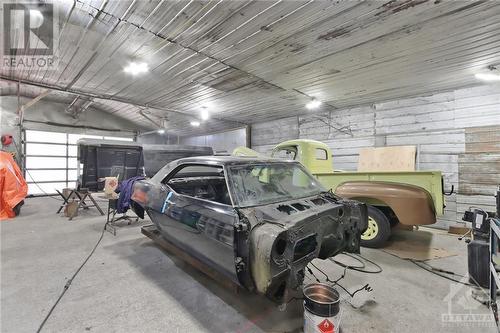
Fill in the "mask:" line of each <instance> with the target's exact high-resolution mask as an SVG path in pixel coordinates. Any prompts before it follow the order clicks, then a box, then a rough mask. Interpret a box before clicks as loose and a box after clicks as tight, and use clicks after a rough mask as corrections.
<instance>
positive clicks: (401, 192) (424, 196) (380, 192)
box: [335, 181, 436, 225]
mask: <svg viewBox="0 0 500 333" xmlns="http://www.w3.org/2000/svg"><path fill="white" fill-rule="evenodd" d="M335 194H337V195H339V196H341V197H343V198H348V199H358V200H360V201H362V202H365V203H367V204H370V205H372V206H378V205H381V206H388V207H390V208H391V209H392V211H393V212H394V214H396V216H397V218H398V220H399V222H400V223H401V224H404V225H424V224H433V223H436V212H435V209H434V204H433V201H432V198H431V197H430V195H429V193H428V192H427V191H426V190H424V189H423V188H421V187H418V186H413V185H407V184H398V183H390V182H374V181H370V182H366V181H353V182H345V183H342V184H340V185H339V186H338V187H337V188H336V189H335Z"/></svg>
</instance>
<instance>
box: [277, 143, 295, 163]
mask: <svg viewBox="0 0 500 333" xmlns="http://www.w3.org/2000/svg"><path fill="white" fill-rule="evenodd" d="M271 155H272V157H276V158H282V159H285V160H295V157H296V156H297V147H295V146H290V147H282V148H279V150H275V151H273V153H272V154H271Z"/></svg>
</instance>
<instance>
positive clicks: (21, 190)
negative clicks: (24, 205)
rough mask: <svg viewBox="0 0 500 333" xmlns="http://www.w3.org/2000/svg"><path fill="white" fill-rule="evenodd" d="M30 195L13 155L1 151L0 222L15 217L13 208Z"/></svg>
mask: <svg viewBox="0 0 500 333" xmlns="http://www.w3.org/2000/svg"><path fill="white" fill-rule="evenodd" d="M27 194H28V185H27V184H26V181H25V180H24V177H23V174H22V173H21V170H20V169H19V166H18V165H17V163H16V161H14V159H13V158H12V155H11V154H9V153H6V152H4V151H0V220H5V219H8V218H10V217H15V216H16V214H15V213H14V211H13V208H14V207H15V206H16V205H17V204H18V203H20V202H21V201H22V200H24V198H25V197H26V195H27Z"/></svg>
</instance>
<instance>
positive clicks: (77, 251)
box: [0, 198, 495, 332]
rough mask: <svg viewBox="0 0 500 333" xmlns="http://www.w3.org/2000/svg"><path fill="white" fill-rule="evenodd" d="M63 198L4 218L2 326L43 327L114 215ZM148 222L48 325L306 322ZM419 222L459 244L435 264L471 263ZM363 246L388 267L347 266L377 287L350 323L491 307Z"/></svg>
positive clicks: (414, 323) (109, 253)
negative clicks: (221, 279) (191, 261)
mask: <svg viewBox="0 0 500 333" xmlns="http://www.w3.org/2000/svg"><path fill="white" fill-rule="evenodd" d="M58 206H59V202H57V201H55V200H53V199H50V198H36V199H28V200H26V205H25V206H24V207H23V210H22V213H21V216H19V217H18V218H16V219H13V220H8V221H3V222H1V223H0V228H1V229H0V230H1V289H0V290H1V309H0V310H1V311H0V312H1V322H0V323H1V332H34V331H36V329H37V328H38V326H39V324H40V322H41V321H42V320H43V318H44V316H45V315H46V313H47V312H48V310H49V309H50V307H51V306H52V304H53V303H54V301H55V300H56V299H57V297H58V295H59V294H60V292H61V291H62V289H63V286H64V284H65V283H66V281H67V279H68V278H69V277H71V275H72V274H73V273H74V271H75V270H76V269H77V267H78V266H79V265H80V264H81V262H82V261H83V259H84V258H85V257H86V256H87V254H88V253H89V252H90V250H91V249H92V247H93V246H94V244H95V242H96V241H97V239H98V237H99V235H100V232H101V230H102V228H103V225H104V220H105V218H104V217H102V216H99V215H98V214H97V212H96V211H93V212H86V213H85V214H84V215H81V216H79V217H77V218H75V219H74V220H73V221H68V220H67V219H66V218H64V217H62V216H58V215H56V214H55V211H56V210H57V208H58ZM103 207H104V204H103ZM145 224H149V221H143V222H142V223H140V224H136V225H132V226H124V227H122V228H120V229H118V233H117V235H116V236H113V235H112V234H110V233H105V235H104V239H103V241H102V243H101V244H100V246H99V248H98V249H97V251H96V252H95V254H94V256H93V257H92V258H91V259H90V260H89V261H88V263H87V265H86V266H85V267H84V268H83V270H82V271H81V272H80V274H79V275H78V277H77V278H76V279H75V280H74V281H73V284H72V286H71V288H70V289H69V290H68V292H67V293H66V295H65V296H64V298H63V299H62V301H61V302H60V303H59V305H58V307H57V308H56V310H55V311H54V313H53V315H52V317H51V318H50V319H49V320H48V322H47V324H46V325H45V327H44V330H43V331H45V332H285V331H289V332H290V331H297V332H300V331H301V328H300V327H301V324H302V312H301V304H300V302H299V301H294V302H291V303H290V304H289V305H288V306H287V308H286V310H285V311H280V310H279V309H277V308H276V307H275V306H274V305H273V304H271V303H270V302H268V301H266V300H264V299H263V298H262V297H259V296H256V295H248V294H247V293H245V292H240V293H239V294H238V295H237V294H233V293H232V292H230V291H228V290H225V289H224V288H223V287H221V286H220V285H219V284H217V283H216V282H214V281H212V280H211V279H209V278H207V277H205V276H204V275H203V274H201V273H199V272H197V271H196V270H194V269H193V268H191V267H190V266H188V265H186V264H184V263H183V262H179V260H176V259H175V258H172V257H169V256H168V255H166V253H165V252H163V251H162V250H160V249H159V248H157V247H156V246H155V245H154V244H153V243H152V241H150V240H149V239H148V238H146V237H145V236H143V235H142V234H141V233H140V226H141V225H145ZM418 232H426V233H429V237H430V238H431V239H432V244H433V246H439V247H445V248H447V249H449V250H450V251H453V252H457V253H459V255H458V256H453V257H448V258H443V259H438V260H433V261H432V262H431V263H432V265H434V266H436V267H442V268H445V269H447V270H452V271H454V272H456V273H460V274H465V273H466V265H467V258H466V248H465V244H464V243H463V242H459V241H458V240H457V239H456V237H452V236H449V235H447V234H445V233H442V232H432V233H431V232H429V231H418ZM362 254H363V255H364V256H366V257H367V258H369V259H371V260H374V261H376V262H377V263H378V264H380V265H381V266H382V268H383V269H384V271H383V273H381V274H362V273H358V272H348V274H347V277H346V279H344V280H343V282H342V283H343V285H344V286H345V287H348V288H349V289H351V290H354V289H356V288H358V287H359V286H362V285H364V284H366V283H369V284H370V286H371V287H372V288H373V291H372V292H371V293H361V294H358V295H356V297H355V298H354V299H353V300H352V301H351V302H352V303H353V304H355V305H356V306H361V308H359V309H354V308H353V307H351V306H350V305H349V304H348V303H347V302H343V304H342V309H343V311H344V312H343V319H342V326H343V332H362V331H370V332H425V331H428V332H434V331H440V332H466V331H469V330H470V323H465V324H464V323H462V324H454V325H453V326H447V325H445V324H443V322H442V319H441V318H442V315H443V314H447V313H448V312H449V311H450V310H449V309H450V308H451V312H452V313H483V314H489V313H490V312H489V310H488V309H487V308H486V307H485V306H483V305H481V304H479V303H477V302H476V301H474V300H471V299H470V297H468V296H467V294H468V292H469V291H470V290H469V288H468V287H459V288H456V290H455V289H453V288H454V286H455V285H454V284H451V283H450V281H448V280H445V279H443V278H440V277H438V276H435V275H433V274H431V273H429V272H426V271H424V270H422V269H420V268H418V267H417V266H415V265H414V264H413V263H411V262H408V261H404V260H401V259H399V258H397V257H394V256H392V255H389V254H387V253H385V252H383V251H381V250H373V249H362ZM345 259H346V258H345V257H344V258H342V260H345ZM315 263H316V264H317V265H319V266H320V267H321V268H323V269H324V270H325V271H326V272H327V274H329V275H330V276H331V277H332V278H335V277H338V276H339V275H340V274H341V273H342V269H340V268H339V267H338V266H336V265H334V264H333V263H332V262H330V261H321V260H316V261H315ZM316 275H317V276H318V277H321V274H316ZM450 288H452V289H451V290H452V291H453V295H452V296H453V297H452V298H451V302H448V301H447V298H446V297H447V295H450ZM343 295H346V294H345V293H343ZM467 325H469V327H468V326H467ZM486 326H487V327H482V328H481V332H495V329H494V328H493V327H491V323H488V324H486Z"/></svg>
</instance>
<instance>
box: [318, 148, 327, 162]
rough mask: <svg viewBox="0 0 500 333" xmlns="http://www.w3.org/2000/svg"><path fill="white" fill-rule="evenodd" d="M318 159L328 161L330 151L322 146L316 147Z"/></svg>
mask: <svg viewBox="0 0 500 333" xmlns="http://www.w3.org/2000/svg"><path fill="white" fill-rule="evenodd" d="M316 159H317V160H322V161H326V160H327V159H328V153H327V152H326V150H324V149H322V148H316Z"/></svg>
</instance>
